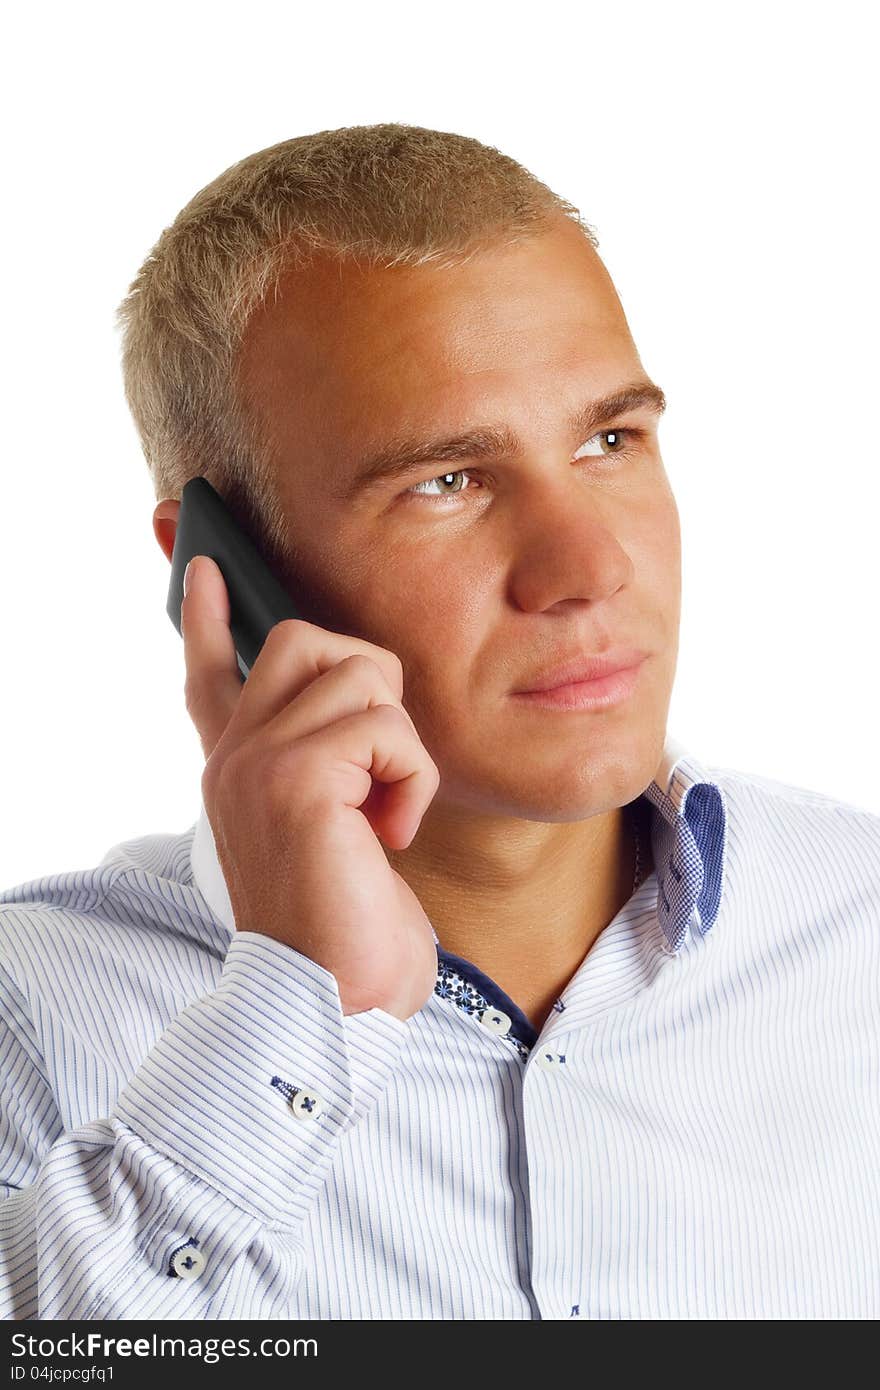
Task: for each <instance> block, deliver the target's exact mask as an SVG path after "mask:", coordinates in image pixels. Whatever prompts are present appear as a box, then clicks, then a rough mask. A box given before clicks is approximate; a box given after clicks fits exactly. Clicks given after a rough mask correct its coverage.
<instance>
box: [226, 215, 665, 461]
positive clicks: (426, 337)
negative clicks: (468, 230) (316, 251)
mask: <svg viewBox="0 0 880 1390" xmlns="http://www.w3.org/2000/svg"><path fill="white" fill-rule="evenodd" d="M637 362H638V358H637V354H636V352H635V347H634V344H633V343H632V339H631V337H630V334H629V329H628V325H627V322H626V318H625V316H624V313H623V309H622V307H621V304H620V301H619V299H618V297H617V294H616V291H615V289H614V286H613V284H612V281H611V279H610V276H609V275H608V273H607V271H606V269H605V267H604V265H603V264H602V261H601V260H600V258H599V256H598V255H597V253H596V251H595V249H594V248H593V247H592V246H591V245H590V244H589V242H588V241H587V240H586V238H585V237H584V235H583V233H582V232H581V231H580V229H579V228H578V227H577V226H576V225H575V224H574V223H573V222H571V220H570V219H568V218H562V219H561V220H560V222H559V223H558V224H557V225H556V226H555V227H554V229H553V230H552V231H550V232H546V233H542V234H541V235H539V236H536V237H534V238H530V239H529V240H527V241H524V242H522V243H520V244H519V245H517V246H513V247H501V248H497V247H492V248H489V249H487V250H485V251H481V252H479V253H478V254H477V255H475V256H474V257H473V258H472V259H471V260H470V261H468V262H467V263H465V264H464V265H461V266H456V267H452V268H450V269H438V268H437V267H433V266H420V267H415V268H413V267H403V266H398V267H392V268H391V269H384V268H381V267H380V268H375V269H370V268H367V267H361V266H356V265H354V264H351V263H338V262H334V261H332V260H330V259H329V258H327V259H325V260H321V261H317V262H316V263H315V264H314V265H311V266H309V267H308V268H307V269H306V270H303V271H294V272H291V273H289V274H286V275H285V276H283V277H282V279H281V281H280V282H279V287H278V293H277V295H276V296H275V297H274V298H273V297H272V296H271V295H270V296H269V298H268V300H267V302H266V303H265V304H264V305H263V306H261V308H260V309H259V310H258V311H257V312H256V314H255V315H254V316H253V318H252V320H251V322H250V324H249V325H248V330H247V332H246V334H245V338H244V341H243V344H242V348H241V352H240V356H239V364H238V365H239V383H240V386H241V388H242V390H243V393H244V395H245V397H246V399H247V400H248V401H249V402H250V403H251V405H252V407H253V408H255V409H258V410H259V411H260V412H261V413H266V414H267V415H268V416H269V417H271V420H272V423H273V424H274V426H275V427H276V428H275V433H276V435H277V436H278V437H283V436H284V435H285V434H286V433H287V431H288V430H291V429H295V430H296V431H297V432H298V433H300V434H303V433H306V434H308V435H310V437H311V438H310V443H311V444H312V446H313V447H314V445H315V443H316V441H317V440H319V439H320V438H321V437H322V436H325V435H328V434H329V435H331V436H332V439H333V444H334V449H335V450H336V451H337V452H338V450H339V449H340V448H342V449H343V450H344V448H345V445H346V444H347V443H350V444H351V446H352V448H353V449H356V450H358V451H360V450H362V449H363V447H364V445H365V444H367V443H369V442H374V443H377V444H381V443H382V441H383V433H385V432H387V430H388V428H392V429H397V428H403V427H413V426H418V425H421V424H426V423H428V422H433V423H436V419H437V415H438V412H441V413H444V414H445V415H446V416H448V419H449V423H461V422H462V421H461V419H460V418H458V417H460V416H461V415H462V413H464V414H465V415H466V414H467V413H468V412H470V411H471V410H479V409H480V408H481V407H482V408H483V409H484V410H485V407H486V405H488V404H490V403H491V402H492V400H493V399H494V398H495V397H496V394H497V395H501V396H503V395H504V394H505V392H507V391H512V392H514V393H515V394H516V395H517V397H518V398H520V399H522V400H523V403H524V408H528V405H529V403H528V401H527V400H526V396H527V395H528V391H529V390H531V391H532V392H533V393H534V394H535V395H540V393H541V391H542V390H544V389H545V388H546V386H547V384H548V382H549V381H550V379H551V378H552V380H553V382H554V383H558V384H559V386H560V388H561V389H563V388H564V382H565V381H566V380H567V378H568V376H569V374H570V373H572V372H575V373H577V375H578V386H579V388H580V390H581V391H582V390H583V389H584V387H589V386H590V385H591V384H594V385H595V386H596V388H597V389H600V388H601V386H602V384H603V379H607V380H608V381H611V382H612V383H613V384H617V381H618V379H619V377H620V373H621V372H625V371H626V368H627V367H628V366H630V365H631V364H633V363H637ZM573 389H575V388H574V384H573ZM532 405H534V401H532ZM454 417H455V418H454ZM330 421H332V426H331V425H330V424H329V423H328V422H330Z"/></svg>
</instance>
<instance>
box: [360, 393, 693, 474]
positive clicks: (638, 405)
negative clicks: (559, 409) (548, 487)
mask: <svg viewBox="0 0 880 1390" xmlns="http://www.w3.org/2000/svg"><path fill="white" fill-rule="evenodd" d="M639 409H647V410H650V411H652V413H653V414H655V415H658V416H659V415H662V413H663V411H664V410H665V409H666V397H665V395H664V394H663V392H662V391H661V389H660V387H659V386H655V385H654V382H653V381H633V382H631V383H630V384H629V385H628V386H622V387H620V388H619V389H618V390H616V391H612V392H611V393H610V394H609V395H606V396H602V397H600V398H599V399H598V400H595V401H588V402H587V404H586V405H584V406H582V407H581V409H580V410H576V411H575V413H574V414H573V415H572V416H570V418H569V421H568V425H569V428H570V430H571V433H572V434H573V435H577V436H578V437H581V438H583V439H588V438H589V437H590V435H591V434H594V433H595V431H596V428H597V426H599V425H601V424H603V423H604V422H605V421H606V420H611V419H613V418H614V417H615V416H617V415H624V414H626V412H627V411H631V410H639ZM520 450H521V443H520V440H519V439H518V437H517V436H516V434H514V432H513V431H512V430H511V429H510V428H509V427H507V426H506V425H505V426H497V425H482V426H478V427H477V428H476V429H472V430H467V431H466V432H465V433H464V434H457V435H451V436H442V437H437V438H433V439H412V438H403V437H400V436H398V437H396V438H393V439H391V440H389V441H388V443H386V444H385V445H383V447H382V448H381V449H380V450H379V451H378V452H377V453H375V454H371V455H370V456H369V457H368V458H366V459H362V460H361V461H360V463H359V465H358V468H357V471H356V472H355V474H354V476H353V478H352V480H351V483H350V485H349V488H348V491H347V496H348V497H352V496H354V495H355V493H359V492H364V491H366V490H367V489H368V488H370V487H372V486H374V485H375V484H376V483H377V482H379V481H380V480H383V481H384V480H386V479H390V478H399V477H401V476H404V475H405V474H408V473H413V472H415V471H416V469H418V468H423V467H424V466H425V464H428V463H433V462H437V463H449V462H453V461H456V460H460V459H484V460H487V459H488V460H491V459H498V458H502V457H503V456H504V455H511V454H514V455H515V454H518V453H519V452H520Z"/></svg>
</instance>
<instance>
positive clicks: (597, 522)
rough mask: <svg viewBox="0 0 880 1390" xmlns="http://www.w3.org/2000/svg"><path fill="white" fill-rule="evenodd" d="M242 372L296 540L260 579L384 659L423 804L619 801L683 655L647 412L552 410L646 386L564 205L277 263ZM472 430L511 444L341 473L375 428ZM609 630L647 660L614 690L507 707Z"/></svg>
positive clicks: (656, 732) (550, 813)
mask: <svg viewBox="0 0 880 1390" xmlns="http://www.w3.org/2000/svg"><path fill="white" fill-rule="evenodd" d="M240 381H241V384H242V389H243V391H244V393H245V397H246V399H247V400H248V402H249V404H250V406H251V408H252V409H254V410H255V411H258V412H259V413H260V415H261V417H262V418H264V419H267V420H268V423H269V424H270V426H271V429H272V431H273V435H274V439H275V441H276V448H277V451H278V454H277V457H278V469H279V486H280V495H281V499H282V503H283V506H284V508H285V511H286V513H287V516H288V518H289V521H290V524H291V528H292V533H293V537H294V541H295V545H296V551H297V556H296V576H297V577H296V579H294V577H293V570H292V569H291V572H289V573H287V574H284V575H282V576H280V577H281V578H282V579H284V581H285V582H286V583H287V585H288V587H289V588H290V590H291V593H292V596H293V597H294V598H295V597H296V593H297V589H299V592H300V593H301V594H302V596H303V616H305V617H306V618H308V619H309V620H310V621H315V622H318V623H321V624H322V625H324V626H328V627H331V628H332V629H333V630H334V631H338V632H344V633H348V634H350V635H356V636H359V637H362V638H365V639H367V640H369V641H371V642H375V643H377V644H378V645H380V646H383V647H387V648H389V649H390V650H392V651H394V652H396V653H397V655H398V656H399V657H400V659H401V661H402V663H403V669H404V685H403V703H404V705H405V707H406V709H407V711H408V713H409V714H410V716H411V718H412V720H413V722H414V724H415V726H416V728H417V730H418V732H419V735H420V737H421V739H422V742H423V743H424V744H425V747H426V748H427V750H428V752H429V753H430V755H431V757H432V758H433V759H434V761H435V763H436V764H437V767H438V769H439V771H440V775H441V782H440V786H439V789H438V791H437V793H436V796H435V798H434V802H432V808H434V809H437V808H439V807H441V806H444V807H449V808H452V807H458V808H462V807H468V808H470V809H472V810H474V811H477V812H483V813H486V814H488V815H498V816H505V817H510V816H513V817H521V818H524V819H528V820H541V821H571V820H580V819H583V818H585V817H586V816H590V815H594V814H598V813H601V812H603V811H606V810H610V809H612V808H613V807H615V806H618V805H621V804H623V803H624V802H626V801H628V800H631V799H632V798H633V797H634V796H636V795H638V793H639V792H640V791H641V790H642V789H643V787H644V786H646V785H647V783H648V782H649V781H650V780H651V778H652V776H653V775H654V772H655V770H656V767H657V764H658V762H659V760H660V757H661V755H662V751H663V744H664V739H665V733H666V718H667V713H668V707H669V702H670V698H671V693H672V685H673V680H674V675H675V667H676V661H677V655H678V629H679V618H680V603H681V556H680V531H679V518H678V510H677V507H676V504H675V499H674V497H673V495H672V491H671V489H670V486H669V482H668V479H667V476H666V472H665V470H664V467H663V463H662V460H661V457H660V452H659V447H658V442H657V426H658V420H659V416H658V414H657V411H656V408H651V406H650V405H643V406H639V407H636V408H634V409H629V410H626V411H623V412H618V413H615V414H613V415H611V416H610V417H606V416H602V417H600V418H599V419H598V420H596V421H594V422H592V423H590V425H589V428H585V427H584V426H580V427H578V426H573V425H572V424H571V423H570V418H571V417H573V416H574V415H575V413H576V412H578V411H580V410H581V409H582V407H584V406H586V405H587V404H588V403H590V402H592V401H595V400H598V399H599V398H600V397H605V396H607V395H610V394H611V393H613V392H615V391H618V390H619V389H620V388H622V387H626V386H629V385H631V384H633V383H648V382H649V381H650V379H649V378H648V376H647V374H646V372H645V370H644V368H643V367H642V364H641V361H640V359H639V356H638V353H637V351H636V348H635V345H634V343H633V341H632V338H631V336H630V332H629V328H628V326H627V322H626V318H625V316H624V313H623V309H622V307H621V305H620V302H619V300H618V298H617V295H616V292H615V290H614V287H613V285H612V283H611V280H610V278H609V276H608V274H607V272H606V270H605V268H604V266H603V264H602V262H601V260H600V259H599V257H598V255H597V254H596V252H595V250H594V248H593V247H592V246H590V244H589V243H588V242H587V241H586V239H585V238H584V236H583V234H582V233H581V232H580V231H579V230H578V228H577V227H576V226H575V225H574V224H573V223H571V222H570V221H569V220H568V219H567V218H564V217H560V220H559V223H558V225H557V226H556V227H555V228H554V230H553V231H551V232H550V233H548V234H546V235H542V236H540V237H536V238H533V239H532V240H531V241H527V242H525V243H523V244H522V245H520V246H518V247H515V248H509V249H504V250H492V251H488V252H484V253H482V254H480V255H478V256H476V257H474V258H473V259H472V260H471V261H470V262H469V263H468V264H466V265H463V266H460V267H457V268H455V269H452V270H445V271H443V270H437V269H435V268H432V267H420V268H418V269H411V268H401V267H396V268H394V269H391V270H383V269H378V270H372V271H370V270H362V269H360V268H357V269H356V268H353V267H350V266H343V267H340V266H339V265H337V264H333V263H330V262H329V261H328V262H326V263H324V262H322V263H321V264H320V265H318V266H315V267H313V268H310V269H309V270H308V271H307V272H305V273H304V274H303V273H299V274H293V275H292V276H291V277H289V278H286V279H285V280H283V281H282V283H281V286H280V289H279V295H278V298H277V300H276V301H274V302H273V301H272V299H271V297H270V299H269V302H268V303H267V304H266V305H265V306H264V307H263V308H262V309H261V310H260V311H259V313H258V314H257V315H256V317H255V318H254V319H253V320H252V321H251V323H250V325H249V327H248V332H247V335H246V338H245V342H244V344H243V348H242V355H241V359H240ZM484 426H493V427H495V428H496V429H501V428H506V429H507V430H508V431H509V432H510V433H511V435H512V436H515V437H516V439H515V440H513V439H512V440H511V443H510V446H509V447H508V448H506V449H505V450H504V451H503V452H502V453H501V454H500V455H498V456H495V457H491V458H481V457H477V456H476V455H475V454H474V453H473V452H471V453H470V454H469V455H467V456H455V457H450V456H449V455H446V456H444V457H439V458H438V457H437V455H436V454H435V455H433V456H432V457H431V458H429V459H428V460H427V461H425V462H423V463H422V464H421V465H420V466H419V467H417V468H414V469H413V471H412V472H410V473H407V474H403V475H400V476H391V477H379V478H378V479H374V480H373V481H372V482H371V483H370V484H369V485H364V484H358V483H357V475H358V473H359V471H360V470H361V468H362V466H363V464H364V462H365V461H366V460H367V459H369V458H371V457H373V456H374V455H375V454H376V453H377V452H378V451H379V450H380V449H382V448H383V447H384V446H385V445H387V444H388V442H389V441H391V440H395V439H397V438H398V437H404V436H405V437H406V438H408V439H418V440H421V439H431V440H433V439H436V438H439V437H443V438H445V437H447V436H454V435H459V434H462V433H464V432H465V431H469V430H472V429H475V428H477V427H484ZM612 430H616V431H617V433H616V434H611V435H610V436H609V434H608V432H609V431H612ZM516 441H518V443H517V442H516ZM618 646H626V647H629V646H634V647H638V648H641V649H642V650H644V651H646V652H648V653H649V655H648V659H647V660H646V661H645V662H644V663H643V665H642V667H641V670H640V673H639V676H638V680H637V684H636V687H635V690H634V692H633V693H632V694H631V695H630V696H629V697H628V698H626V699H625V700H623V701H622V702H619V703H617V704H615V705H612V706H610V707H608V708H606V709H603V710H596V709H594V710H550V709H546V708H541V707H537V706H535V705H532V704H531V703H530V702H523V701H521V700H517V699H515V698H513V697H512V694H511V692H513V691H515V690H521V689H523V687H525V686H527V685H528V684H529V678H531V677H533V676H535V675H537V674H538V673H539V672H540V671H541V670H542V669H544V668H545V667H546V666H548V665H549V664H550V663H551V662H553V661H556V660H560V659H564V658H566V657H569V656H571V655H572V653H575V652H579V653H583V654H584V655H585V656H590V655H594V654H596V653H598V652H600V651H604V650H605V649H607V648H608V647H618Z"/></svg>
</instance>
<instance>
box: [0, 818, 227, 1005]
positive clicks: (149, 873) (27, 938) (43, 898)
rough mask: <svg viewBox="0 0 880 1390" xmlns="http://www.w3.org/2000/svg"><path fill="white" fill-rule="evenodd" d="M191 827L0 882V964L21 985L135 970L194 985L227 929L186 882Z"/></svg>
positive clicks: (221, 951)
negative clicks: (2, 885) (75, 864)
mask: <svg viewBox="0 0 880 1390" xmlns="http://www.w3.org/2000/svg"><path fill="white" fill-rule="evenodd" d="M194 830H195V827H194V826H191V827H190V828H189V829H187V830H185V831H182V832H179V833H167V834H161V833H159V834H150V835H141V836H136V837H133V838H131V839H128V840H124V841H121V842H119V843H118V844H115V845H113V846H112V848H110V849H109V850H108V851H107V852H106V854H105V855H104V857H103V858H102V859H101V860H100V862H99V863H98V864H95V865H93V866H91V867H88V868H77V869H70V870H63V871H60V872H57V873H52V874H46V875H44V876H42V877H39V878H34V879H29V880H26V881H24V882H22V883H18V884H16V885H14V886H12V887H9V888H6V889H3V890H2V891H0V967H2V968H4V969H5V970H6V971H7V973H8V974H9V975H11V976H12V978H13V979H14V980H15V981H16V982H17V983H18V985H19V987H22V988H26V989H27V992H28V993H31V992H32V990H33V989H40V990H41V992H44V991H45V990H50V989H52V988H53V987H54V989H56V990H57V989H61V988H63V987H64V984H65V982H66V984H67V985H68V987H76V985H77V984H78V983H79V984H83V983H84V982H85V981H86V980H89V979H95V978H96V977H104V978H105V980H107V979H108V977H110V976H112V975H114V974H115V975H117V976H119V977H120V979H122V978H123V977H126V976H127V977H129V978H131V976H132V975H136V976H141V975H143V973H144V972H146V973H147V974H154V975H155V974H158V975H160V976H165V977H166V978H168V979H169V980H173V979H179V980H180V981H181V983H182V984H183V985H184V987H185V984H186V982H187V980H188V979H189V978H191V979H192V982H193V983H194V984H203V983H204V980H205V978H206V976H205V969H204V967H203V966H202V965H201V962H200V958H201V957H202V956H204V955H206V954H207V955H209V956H215V957H217V958H218V959H219V960H222V957H223V956H224V955H225V950H226V947H227V946H228V933H227V932H225V930H224V929H222V928H220V927H219V926H218V924H217V923H216V922H215V921H214V919H213V918H212V917H211V914H210V911H209V909H208V907H207V904H206V903H205V901H204V899H203V898H202V896H201V894H200V893H199V892H198V891H197V889H196V887H195V884H194V882H193V878H192V869H191V864H190V846H191V844H192V838H193V833H194ZM41 982H42V985H41Z"/></svg>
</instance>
